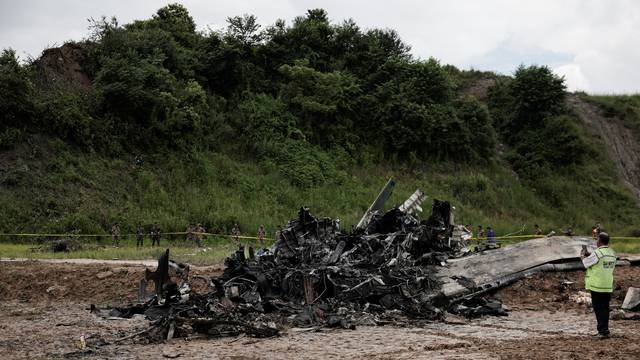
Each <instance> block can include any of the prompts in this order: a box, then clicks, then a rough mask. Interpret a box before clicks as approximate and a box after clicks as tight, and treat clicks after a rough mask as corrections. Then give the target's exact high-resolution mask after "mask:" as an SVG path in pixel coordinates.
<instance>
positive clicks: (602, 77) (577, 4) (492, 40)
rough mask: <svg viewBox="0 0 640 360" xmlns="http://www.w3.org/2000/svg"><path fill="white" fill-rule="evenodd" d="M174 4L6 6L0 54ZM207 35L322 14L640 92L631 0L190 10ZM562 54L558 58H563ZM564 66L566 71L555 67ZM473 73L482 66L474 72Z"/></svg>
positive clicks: (276, 4)
mask: <svg viewBox="0 0 640 360" xmlns="http://www.w3.org/2000/svg"><path fill="white" fill-rule="evenodd" d="M169 2H174V1H160V0H138V1H131V0H126V1H125V0H112V1H100V2H98V1H83V0H58V1H55V2H54V1H44V0H42V1H37V0H23V1H20V2H17V1H16V2H10V1H1V2H0V47H9V46H10V47H13V48H16V49H17V50H18V52H19V54H24V53H28V54H31V55H34V56H37V55H38V54H39V53H40V51H41V50H42V49H43V48H44V47H45V46H46V45H52V44H61V43H63V42H64V41H65V40H67V39H80V38H82V37H83V36H84V35H85V34H86V32H87V31H86V27H87V22H86V19H87V18H89V17H94V18H98V17H100V16H101V15H107V16H111V15H116V16H117V17H118V19H119V20H120V22H121V23H123V22H129V21H131V20H133V19H144V18H148V17H150V16H151V15H152V14H153V13H154V12H155V10H156V9H157V8H159V7H161V6H163V5H164V4H166V3H169ZM182 3H184V4H185V6H187V8H188V9H189V10H190V12H191V14H192V16H193V17H194V19H195V20H196V22H197V23H198V25H199V27H200V28H204V27H206V26H212V27H214V28H220V27H222V26H224V24H225V19H226V17H228V16H234V15H241V14H244V13H249V14H255V15H256V16H258V18H259V20H260V22H261V23H263V24H270V23H273V22H274V21H275V20H276V19H278V18H284V19H286V20H288V21H290V20H292V19H293V17H295V16H297V15H303V14H304V12H305V11H306V10H307V9H309V8H316V7H321V8H324V9H326V10H327V11H328V12H329V15H330V17H331V18H332V20H334V21H342V20H344V19H346V18H353V19H355V20H356V22H357V23H358V24H360V25H361V26H362V27H364V28H373V27H383V28H393V29H396V30H397V31H398V32H399V33H400V35H401V36H402V37H403V39H404V40H405V41H406V42H407V43H409V44H410V45H411V46H412V48H413V53H414V55H416V56H418V57H421V58H427V57H431V56H433V57H436V58H438V59H440V60H441V61H442V62H443V63H451V64H454V65H456V66H459V67H462V68H470V67H478V66H481V67H482V68H483V69H491V68H493V69H496V70H500V71H503V72H509V71H505V68H509V67H510V68H511V69H512V70H513V69H515V68H516V67H517V66H518V65H519V64H520V63H524V64H530V63H538V64H540V62H541V61H545V60H546V59H549V61H551V63H549V64H550V65H551V66H552V67H553V68H554V70H555V71H556V72H557V73H559V74H562V75H564V76H565V77H566V79H567V83H568V85H569V88H570V89H583V90H586V91H590V92H598V93H602V92H605V93H621V92H638V91H640V71H637V70H636V66H637V65H636V64H638V63H640V47H638V46H637V42H638V39H640V25H638V24H640V2H637V1H634V0H609V1H597V0H563V1H557V0H541V1H535V2H534V1H524V0H523V1H513V0H488V1H487V0H485V1H477V0H432V1H419V0H396V1H393V2H390V1H383V0H369V1H366V0H358V1H344V0H324V1H316V0H290V1H287V0H272V1H260V0H234V1H228V0H216V1H210V0H209V1H207V0H201V1H197V0H187V1H182ZM558 54H560V55H561V56H558ZM558 61H560V63H558ZM474 65H475V66H474Z"/></svg>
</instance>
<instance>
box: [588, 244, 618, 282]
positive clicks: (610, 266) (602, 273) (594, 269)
mask: <svg viewBox="0 0 640 360" xmlns="http://www.w3.org/2000/svg"><path fill="white" fill-rule="evenodd" d="M594 252H595V254H596V256H597V257H598V262H597V263H596V264H595V265H593V266H591V267H590V268H588V269H587V273H586V274H585V277H584V285H585V288H586V289H587V290H591V291H595V292H608V293H610V292H613V270H614V269H615V267H616V253H615V252H614V251H613V250H611V249H609V248H608V247H605V246H602V247H599V248H597V249H596V250H595V251H594Z"/></svg>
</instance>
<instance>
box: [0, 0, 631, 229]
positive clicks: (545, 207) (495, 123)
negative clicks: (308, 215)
mask: <svg viewBox="0 0 640 360" xmlns="http://www.w3.org/2000/svg"><path fill="white" fill-rule="evenodd" d="M59 51H62V54H63V55H64V56H63V57H61V58H64V66H62V67H55V66H52V65H51V61H49V60H50V58H49V57H48V56H53V55H51V54H52V53H49V54H48V53H47V52H45V53H44V55H43V57H42V58H41V59H38V60H35V61H32V62H29V63H26V64H22V63H20V62H18V61H17V59H16V57H15V53H14V52H12V51H10V50H5V51H4V53H3V54H2V56H1V57H0V116H2V118H1V119H2V121H1V123H0V146H1V147H2V151H1V152H0V202H2V204H3V206H2V207H1V208H0V232H7V233H14V232H68V231H74V230H75V231H80V232H81V233H105V232H108V229H110V227H111V224H112V223H113V222H116V221H118V222H120V224H121V225H122V228H123V229H122V230H123V232H133V231H134V229H135V226H136V224H137V223H142V224H145V225H148V224H151V223H153V222H158V223H159V224H160V226H161V228H162V229H163V231H183V230H184V229H185V227H186V226H187V224H188V223H195V222H201V223H203V224H204V225H205V227H206V228H207V230H208V231H211V232H220V233H228V232H229V231H230V228H231V227H232V226H233V223H234V222H239V223H240V226H241V228H242V229H243V232H245V233H249V234H254V233H255V232H256V231H257V228H258V226H259V225H260V224H264V225H265V226H266V227H267V230H268V231H269V232H272V231H274V230H275V228H276V226H277V225H279V224H283V223H284V222H286V220H288V219H289V218H291V217H293V216H295V214H296V211H297V209H298V208H299V207H300V206H308V207H310V208H311V209H312V212H313V213H314V214H315V215H319V216H330V217H339V218H341V219H342V221H343V222H342V224H343V227H344V228H348V227H349V226H350V225H352V224H354V223H355V222H356V221H357V220H358V219H359V217H360V216H361V215H362V213H363V212H364V210H365V209H366V208H367V206H368V205H369V203H370V202H371V201H372V199H373V198H374V197H375V196H376V194H377V193H378V191H379V190H380V188H381V187H382V186H383V185H384V183H385V182H386V180H387V179H388V178H389V177H394V178H396V180H398V187H397V188H396V190H395V192H394V195H393V197H392V201H391V202H392V203H399V202H400V201H403V200H404V199H405V198H406V197H407V196H409V195H410V194H411V193H412V192H413V191H414V190H415V189H416V188H421V189H422V190H424V191H425V192H426V193H427V194H428V195H429V197H430V198H438V199H446V200H450V201H451V202H452V204H453V205H454V206H455V207H456V209H457V220H458V222H460V223H464V224H470V225H472V226H474V227H475V226H477V225H478V224H482V225H485V226H486V225H493V226H494V227H495V228H497V230H498V233H499V234H500V233H502V234H504V233H508V232H512V231H515V230H517V229H520V228H521V227H522V226H523V225H525V226H526V228H527V229H529V230H530V229H531V228H532V226H533V224H534V223H538V224H540V225H541V227H543V229H545V231H546V230H556V231H561V230H562V229H565V228H566V227H568V226H572V227H573V228H574V229H575V230H576V232H577V233H582V234H585V233H587V232H588V231H589V229H590V227H591V225H592V224H593V223H594V222H596V221H597V222H601V223H603V225H604V227H605V228H606V229H607V230H608V231H610V232H612V233H614V234H616V235H631V234H633V233H635V232H638V231H639V229H640V224H638V219H640V207H639V206H638V203H637V202H636V201H635V199H634V197H633V195H632V193H631V192H630V191H629V190H628V189H627V188H626V187H625V186H624V185H623V184H622V182H621V181H620V180H619V179H618V175H617V173H616V167H615V165H614V162H613V161H612V159H610V158H609V157H608V155H607V152H606V151H605V143H604V142H603V141H602V140H601V139H599V138H597V137H594V136H591V135H590V133H589V129H588V128H587V127H586V126H585V124H584V122H583V121H582V119H581V118H580V116H579V115H578V114H576V113H575V112H574V111H573V110H572V109H571V108H569V107H567V106H566V97H567V92H566V87H565V84H564V80H563V79H561V78H558V77H557V76H555V75H554V74H553V73H552V72H551V70H550V69H549V68H547V67H545V66H529V67H524V66H521V67H520V68H518V69H517V70H516V71H515V73H514V74H513V76H497V75H495V74H491V73H480V72H475V71H461V70H458V69H456V68H455V67H453V66H450V65H442V64H440V63H439V62H438V61H437V60H435V59H427V60H423V59H415V58H414V57H412V56H411V54H410V47H409V46H408V45H407V44H405V43H403V42H402V41H401V39H400V38H399V36H398V34H397V33H395V32H394V31H392V30H379V29H370V30H365V29H361V28H360V27H358V25H357V24H355V23H354V22H352V21H346V22H343V23H340V24H333V23H331V22H330V21H329V20H328V15H327V14H326V12H324V11H323V10H310V11H309V12H308V13H307V14H304V15H303V16H300V17H299V18H296V19H295V21H294V22H293V23H292V24H289V25H287V24H285V23H284V22H278V23H276V24H274V25H273V26H270V27H267V28H260V27H259V26H258V25H257V23H256V19H255V18H253V17H251V16H243V17H232V18H229V27H228V28H227V29H226V30H225V31H221V32H207V33H201V32H197V31H196V30H195V25H194V23H193V20H192V19H191V17H190V16H189V14H188V13H187V12H186V10H185V9H184V8H183V7H182V6H180V5H169V6H167V7H164V8H162V9H160V10H158V12H157V13H156V14H155V15H153V17H152V18H150V19H148V20H143V21H136V22H134V23H131V24H125V25H120V24H118V23H117V22H116V21H115V20H105V19H103V20H102V21H99V22H95V23H94V24H93V25H92V27H91V29H90V33H89V35H88V38H87V40H85V41H83V42H80V43H73V44H67V45H65V47H63V48H62V50H59ZM55 54H57V53H55ZM55 56H57V55H55ZM74 66H77V67H78V69H80V70H79V71H76V70H74V69H76V68H75V67H74ZM70 73H73V74H75V75H74V76H69V74H70ZM78 74H80V75H78ZM486 79H489V80H490V86H488V87H487V89H486V91H484V92H483V95H482V96H480V95H477V94H475V93H474V92H470V91H469V89H470V88H472V87H473V86H474V85H475V84H478V83H479V82H482V81H484V80H486ZM585 97H586V95H585ZM585 101H586V100H585ZM589 101H593V102H594V103H596V104H597V106H599V107H601V108H602V109H603V111H609V112H615V111H622V113H615V114H614V115H612V116H617V117H620V118H622V117H624V118H625V119H629V121H630V123H631V122H633V121H634V120H633V119H637V114H638V112H637V111H638V110H637V109H638V106H637V99H636V100H633V101H630V100H629V102H630V104H628V102H627V101H626V100H625V102H624V106H628V107H629V108H623V107H622V105H621V104H620V103H618V102H617V100H616V98H608V97H593V98H589ZM607 106H608V107H607ZM607 109H608V110H607ZM620 109H623V110H620ZM629 109H631V110H629ZM634 109H635V110H634ZM634 111H635V116H636V118H633V117H632V116H634V115H633V114H634ZM634 131H635V130H634ZM638 133H640V132H635V134H636V135H635V136H636V137H637V139H640V136H638ZM390 205H391V204H390ZM427 208H428V206H427ZM5 239H7V238H5ZM9 239H10V238H9Z"/></svg>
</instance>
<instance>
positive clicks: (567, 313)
mask: <svg viewBox="0 0 640 360" xmlns="http://www.w3.org/2000/svg"><path fill="white" fill-rule="evenodd" d="M219 271H220V267H208V268H194V269H193V271H192V273H194V274H198V273H199V274H207V275H211V274H215V273H216V272H219ZM143 272H144V267H143V266H139V265H123V264H78V263H76V264H61V263H44V262H0V293H1V294H2V300H0V318H1V319H2V321H1V322H0V331H1V334H2V336H1V337H0V353H2V358H7V359H27V358H28V359H51V358H54V359H56V358H95V359H107V358H109V359H111V358H119V359H141V358H145V359H147V358H154V359H162V358H180V359H237V360H239V359H343V358H349V359H596V358H597V359H601V358H610V359H619V358H627V359H632V358H635V357H636V356H637V354H639V353H640V321H633V320H620V321H612V322H611V324H610V327H611V331H612V335H613V336H612V338H611V339H608V340H595V339H594V338H593V337H592V336H591V334H593V333H594V332H595V318H594V316H593V314H592V313H591V311H590V309H588V308H587V307H586V306H585V305H584V304H578V303H576V302H575V301H574V300H572V298H574V297H575V295H577V294H579V291H580V290H581V288H582V285H583V283H582V277H583V274H582V272H571V273H554V274H538V275H535V276H532V277H530V278H526V279H523V280H521V281H519V282H517V283H516V284H513V285H512V286H510V287H508V288H505V289H501V290H499V291H498V292H497V293H496V294H494V296H495V297H496V298H499V299H501V300H502V301H503V302H504V303H505V304H506V305H507V306H508V307H509V308H510V310H511V311H510V314H509V316H508V317H485V318H482V319H475V320H466V319H462V318H459V317H455V316H448V317H447V320H446V321H445V322H436V323H431V324H427V325H425V326H422V327H395V326H380V327H359V328H357V329H356V330H328V329H327V330H322V331H301V329H290V330H289V331H288V332H287V333H285V334H283V335H282V336H280V337H276V338H270V339H254V338H250V337H244V336H240V337H236V338H223V339H204V338H192V339H174V340H171V341H169V342H166V343H162V344H142V343H139V342H133V341H131V340H124V341H118V340H121V339H123V338H125V337H127V336H129V335H131V334H133V333H135V332H138V331H142V330H144V329H146V328H147V327H148V321H146V320H144V319H142V318H134V319H128V320H124V319H111V320H108V319H103V318H100V317H98V316H95V315H94V314H91V313H90V312H89V307H90V304H96V305H99V306H106V305H121V304H125V303H127V302H128V301H133V300H135V298H136V296H137V284H138V281H139V279H140V277H141V276H142V274H143ZM616 283H617V285H618V287H619V289H618V290H616V292H615V293H614V300H613V306H614V307H617V306H619V305H620V303H621V302H622V298H623V297H624V293H625V292H626V289H627V288H628V287H629V286H640V267H628V266H627V267H619V268H617V269H616ZM81 337H84V339H85V342H86V344H87V347H86V349H85V350H79V349H78V348H77V346H76V345H77V343H78V342H79V341H80V338H81Z"/></svg>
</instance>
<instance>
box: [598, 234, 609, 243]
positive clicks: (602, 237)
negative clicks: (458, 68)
mask: <svg viewBox="0 0 640 360" xmlns="http://www.w3.org/2000/svg"><path fill="white" fill-rule="evenodd" d="M598 240H600V241H601V242H602V243H603V244H605V245H607V244H609V234H607V233H606V232H604V231H603V232H601V233H600V234H598Z"/></svg>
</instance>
